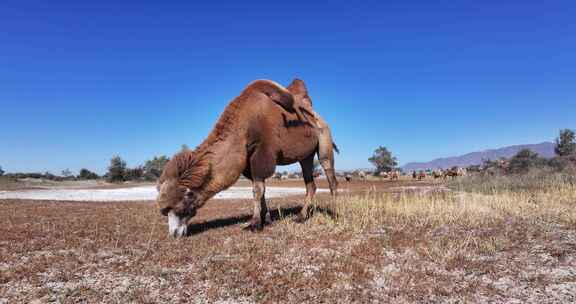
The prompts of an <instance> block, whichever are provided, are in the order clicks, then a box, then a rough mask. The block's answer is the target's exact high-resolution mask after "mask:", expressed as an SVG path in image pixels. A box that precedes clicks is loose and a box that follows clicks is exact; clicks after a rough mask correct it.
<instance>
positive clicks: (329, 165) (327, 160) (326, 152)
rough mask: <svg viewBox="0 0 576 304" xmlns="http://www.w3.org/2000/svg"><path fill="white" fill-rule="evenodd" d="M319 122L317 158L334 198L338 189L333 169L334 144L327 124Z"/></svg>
mask: <svg viewBox="0 0 576 304" xmlns="http://www.w3.org/2000/svg"><path fill="white" fill-rule="evenodd" d="M319 124H320V125H321V126H322V128H321V129H320V132H319V134H318V160H319V161H320V165H321V166H322V168H323V169H324V174H325V175H326V178H327V179H328V185H329V186H330V194H331V195H332V197H333V198H334V197H336V195H337V191H338V180H337V179H336V171H335V169H334V148H335V145H334V142H333V140H332V134H330V128H328V125H326V123H325V122H324V121H319Z"/></svg>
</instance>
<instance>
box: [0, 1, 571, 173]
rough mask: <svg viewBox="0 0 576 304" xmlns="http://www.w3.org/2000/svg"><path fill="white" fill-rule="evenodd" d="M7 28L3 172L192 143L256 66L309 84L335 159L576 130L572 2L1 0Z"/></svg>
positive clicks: (148, 153)
mask: <svg viewBox="0 0 576 304" xmlns="http://www.w3.org/2000/svg"><path fill="white" fill-rule="evenodd" d="M196 2H203V3H204V4H195V3H196ZM0 29H1V30H0V121H1V129H0V165H1V166H2V167H4V169H5V170H7V171H39V172H42V171H46V170H50V171H52V172H54V173H59V172H60V171H61V170H62V169H64V168H70V169H72V170H74V171H76V170H78V169H79V168H81V167H87V168H90V169H93V170H96V171H98V172H100V173H102V172H104V170H105V168H106V166H107V165H108V161H109V159H110V157H112V156H113V155H115V154H119V155H121V156H122V157H124V158H125V159H126V160H127V161H128V164H129V165H130V166H133V165H136V164H139V163H141V162H143V161H144V160H145V159H147V158H150V157H152V156H153V155H158V154H168V155H171V154H172V153H173V152H175V151H177V150H178V149H179V147H180V145H181V144H184V143H186V144H188V145H189V146H191V147H194V146H196V145H197V144H199V143H200V142H201V141H202V140H203V139H204V138H205V137H206V135H207V134H208V132H209V131H210V129H211V128H212V125H213V123H214V122H215V120H216V119H217V118H218V116H219V115H220V113H221V112H222V110H223V109H224V107H225V105H226V104H227V103H228V102H229V101H230V100H231V99H232V98H233V97H235V96H236V95H237V94H238V93H239V92H240V91H241V90H242V88H243V87H244V86H245V85H246V84H248V83H249V82H250V81H252V80H254V79H259V78H268V79H273V80H276V81H277V82H279V83H282V84H285V85H287V84H288V83H289V82H290V80H291V79H292V78H294V77H299V78H301V79H304V80H305V81H306V83H307V84H308V87H309V90H310V94H311V96H312V98H313V100H314V106H315V108H316V110H317V111H318V112H319V113H320V114H321V115H322V116H323V117H324V118H325V119H326V120H327V121H328V122H329V123H330V124H331V126H332V131H333V133H334V137H335V140H336V142H337V143H338V145H339V146H340V148H341V151H342V153H341V155H339V156H338V158H337V168H339V169H348V168H356V167H368V166H369V164H368V162H367V158H368V157H369V156H370V154H371V152H372V151H373V150H374V149H375V148H376V147H377V146H378V145H384V146H387V147H388V148H389V149H391V150H392V151H393V153H394V154H395V155H397V157H398V159H399V161H400V163H406V162H410V161H425V160H430V159H432V158H436V157H443V156H451V155H456V154H461V153H466V152H470V151H475V150H479V149H486V148H496V147H500V146H506V145H510V144H522V143H537V142H542V141H547V140H552V139H553V138H554V137H555V136H556V135H557V134H558V130H559V129H560V128H576V2H574V1H524V0H523V1H354V2H350V1H302V2H298V1H258V2H256V1H227V2H222V1H181V2H178V1H91V2H88V1H27V0H18V1H11V0H9V1H2V3H1V4H0Z"/></svg>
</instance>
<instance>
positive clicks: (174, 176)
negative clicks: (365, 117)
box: [157, 80, 337, 237]
mask: <svg viewBox="0 0 576 304" xmlns="http://www.w3.org/2000/svg"><path fill="white" fill-rule="evenodd" d="M296 108H298V111H297V110H296ZM299 111H302V112H306V113H305V114H302V113H300V114H298V113H297V112H299ZM304 116H306V118H304ZM334 150H336V146H335V145H334V144H333V141H332V135H331V133H330V128H329V127H328V124H326V122H325V121H324V120H323V119H322V118H321V117H320V116H319V115H318V114H317V113H315V112H314V111H313V109H312V102H311V101H310V97H309V96H308V91H307V89H306V86H305V85H304V82H303V81H301V80H294V81H293V82H292V84H290V86H289V87H288V89H285V88H283V87H282V86H280V85H278V84H276V83H274V82H272V81H269V80H257V81H254V82H252V83H251V84H250V85H248V86H247V87H246V88H245V89H244V91H242V93H241V94H240V96H238V97H236V98H235V99H234V100H233V101H232V102H230V104H228V106H227V107H226V109H225V110H224V112H223V113H222V115H221V116H220V118H219V120H218V122H217V123H216V125H215V126H214V129H213V130H212V132H211V133H210V134H209V135H208V137H207V138H206V139H205V140H204V142H203V143H202V144H200V145H199V146H198V147H197V148H196V149H195V150H194V151H182V152H180V153H178V154H176V155H175V156H174V157H173V158H172V159H171V160H170V161H169V162H168V163H167V164H166V167H165V168H164V171H163V173H162V176H161V177H160V179H159V181H158V191H159V194H158V198H157V205H158V208H159V209H160V212H161V213H162V214H163V215H167V216H168V224H169V233H170V235H172V236H176V237H180V236H184V235H186V234H187V227H188V226H187V225H188V221H189V220H190V219H191V218H192V217H193V216H194V215H195V214H196V210H197V209H198V208H200V207H202V206H203V205H204V204H205V203H206V201H208V200H209V199H210V198H211V197H213V196H214V195H215V194H216V193H218V192H220V191H222V190H225V189H226V188H228V187H230V186H231V185H233V184H234V183H235V182H236V181H237V180H238V178H239V177H240V174H242V175H244V176H245V177H247V178H248V179H250V180H251V181H252V187H253V191H254V214H253V216H252V220H251V221H250V224H249V226H248V227H247V228H249V229H250V230H261V229H262V228H263V225H264V223H265V222H267V221H269V213H268V208H267V206H266V200H265V191H266V190H265V189H266V188H265V183H264V181H265V180H266V179H267V178H269V177H271V176H272V175H273V174H274V172H275V169H276V165H288V164H292V163H295V162H299V163H300V166H301V167H302V173H303V177H304V182H305V183H306V199H305V203H304V207H303V208H302V211H301V212H300V214H299V215H298V217H297V220H299V221H303V220H305V219H306V218H307V217H308V208H309V206H310V203H311V202H312V200H313V198H314V194H315V192H316V185H315V184H314V177H313V169H314V156H315V155H316V154H317V155H318V159H319V161H320V165H321V166H322V168H323V169H324V172H325V174H326V177H327V178H328V183H329V185H330V193H331V194H332V196H335V195H336V188H337V181H336V176H335V172H334V152H333V151H334ZM336 151H337V150H336Z"/></svg>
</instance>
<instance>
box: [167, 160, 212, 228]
mask: <svg viewBox="0 0 576 304" xmlns="http://www.w3.org/2000/svg"><path fill="white" fill-rule="evenodd" d="M209 173H210V166H209V164H207V163H206V162H203V161H202V160H201V157H198V155H196V153H194V152H193V151H183V152H180V153H178V154H176V155H175V156H174V157H173V158H172V159H171V160H170V161H169V162H168V163H167V164H166V166H165V167H164V171H163V172H162V176H161V177H160V179H159V180H158V186H157V189H158V197H157V199H156V205H157V207H158V209H159V210H160V213H162V215H164V216H167V217H168V232H169V234H170V235H171V236H173V237H182V236H185V235H186V234H187V233H188V221H189V220H190V219H191V218H192V217H194V216H195V215H196V210H197V209H198V208H200V207H201V206H202V205H204V203H205V202H206V201H207V200H208V199H209V198H210V197H209V196H207V195H206V191H205V189H204V188H205V186H206V184H207V180H208V179H209Z"/></svg>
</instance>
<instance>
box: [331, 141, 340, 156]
mask: <svg viewBox="0 0 576 304" xmlns="http://www.w3.org/2000/svg"><path fill="white" fill-rule="evenodd" d="M332 148H334V151H336V153H338V154H340V149H338V146H337V145H336V143H335V142H332Z"/></svg>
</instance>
